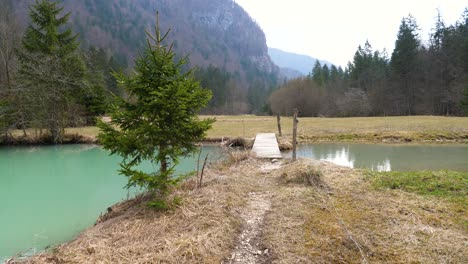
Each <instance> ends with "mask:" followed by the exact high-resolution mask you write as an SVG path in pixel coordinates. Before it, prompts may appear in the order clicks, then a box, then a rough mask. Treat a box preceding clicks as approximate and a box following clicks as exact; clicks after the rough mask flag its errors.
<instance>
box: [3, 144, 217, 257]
mask: <svg viewBox="0 0 468 264" xmlns="http://www.w3.org/2000/svg"><path fill="white" fill-rule="evenodd" d="M218 151H219V148H217V147H214V146H208V147H204V152H205V153H206V152H210V153H211V157H217V156H218V157H219V155H220V154H219V153H218ZM120 160H121V158H120V157H118V156H109V153H108V152H107V151H105V150H103V149H102V148H100V147H99V146H95V145H65V146H40V147H2V148H0V263H1V262H3V261H2V260H4V259H5V258H6V257H8V256H12V255H14V254H16V253H18V252H27V253H29V254H30V253H35V252H37V251H38V250H42V249H44V248H45V247H47V246H53V245H56V244H58V243H60V242H63V241H67V240H70V239H72V238H73V237H74V236H75V235H77V234H78V233H79V232H80V231H82V230H84V229H86V228H87V227H89V226H90V225H92V224H93V223H94V221H95V220H96V218H97V217H98V216H99V214H101V212H105V210H106V208H107V207H109V206H110V205H112V204H115V203H117V202H119V201H121V200H123V199H125V198H127V197H129V196H132V195H133V194H134V193H135V191H133V192H131V191H130V192H129V191H128V190H126V189H124V188H123V187H124V186H125V184H126V182H127V179H126V177H124V176H122V175H119V174H118V172H117V169H118V168H119V165H118V163H119V162H120ZM142 167H143V169H145V170H151V166H150V165H149V164H145V165H143V166H142ZM195 168H196V161H195V159H194V158H187V159H184V160H182V161H181V163H180V165H179V166H178V167H177V171H178V172H179V173H185V172H188V171H193V170H194V169H195Z"/></svg>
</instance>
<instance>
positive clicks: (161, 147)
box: [98, 23, 214, 206]
mask: <svg viewBox="0 0 468 264" xmlns="http://www.w3.org/2000/svg"><path fill="white" fill-rule="evenodd" d="M155 33H156V35H155V36H152V35H151V34H149V33H147V35H148V37H147V47H146V49H145V50H144V51H143V52H142V53H141V54H140V57H139V58H138V59H137V60H136V61H135V68H134V74H133V75H131V76H126V75H124V74H123V73H120V74H115V77H116V79H117V82H118V83H119V84H120V85H121V86H122V87H123V88H124V89H125V90H126V92H127V93H128V95H129V99H128V100H126V101H123V100H122V101H120V103H119V104H118V105H115V106H114V110H113V112H112V113H111V117H112V121H111V122H110V123H104V122H99V123H98V126H99V128H100V129H101V133H100V134H99V141H100V143H101V144H102V145H103V146H104V148H105V149H107V150H110V151H111V153H112V154H114V153H116V154H119V155H121V156H122V157H123V161H122V162H121V163H120V166H121V169H120V173H121V174H123V175H125V176H127V177H128V178H129V179H128V184H127V187H131V186H138V187H143V188H146V189H147V190H148V191H150V192H151V193H152V194H154V195H155V202H153V205H157V206H159V205H161V202H162V201H164V197H165V196H166V195H167V194H168V192H169V187H170V186H171V185H173V184H175V183H176V182H177V179H176V178H174V177H173V173H174V167H175V166H176V164H177V162H178V160H179V158H180V157H182V156H187V155H190V154H192V153H193V152H194V151H195V150H196V148H197V147H196V145H195V144H196V142H197V141H200V140H201V139H203V137H204V136H205V132H206V131H207V130H208V129H209V128H210V127H211V124H212V123H213V122H214V120H212V119H206V120H199V119H198V115H197V113H198V112H199V111H200V110H201V109H202V108H203V107H205V106H206V105H207V104H208V102H209V100H210V99H211V92H210V91H209V90H206V89H202V88H201V87H200V84H199V83H198V82H196V81H195V80H194V77H193V73H192V71H188V72H186V73H182V69H183V67H184V65H185V64H186V59H185V58H184V59H181V60H176V59H175V56H176V54H175V53H174V52H173V50H172V45H171V46H167V45H165V44H164V40H165V38H166V37H167V35H168V33H169V31H168V32H166V34H164V35H161V32H160V29H159V23H157V24H156V27H155ZM144 160H147V161H150V162H151V163H153V165H155V166H154V167H155V168H157V167H158V168H159V169H158V170H157V171H154V172H151V173H147V172H144V171H141V170H139V169H138V165H139V164H140V163H141V162H142V161H144Z"/></svg>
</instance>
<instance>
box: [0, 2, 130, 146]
mask: <svg viewBox="0 0 468 264" xmlns="http://www.w3.org/2000/svg"><path fill="white" fill-rule="evenodd" d="M11 11H12V9H11V5H9V4H8V2H7V3H6V5H5V8H2V10H1V11H0V13H1V14H0V40H1V41H0V59H1V65H0V131H1V133H0V141H1V139H2V138H3V139H6V140H8V139H12V138H13V137H12V135H11V131H12V130H14V129H20V130H22V131H23V134H24V136H25V137H26V136H27V132H26V130H27V129H29V128H34V129H35V132H36V134H37V135H38V136H43V137H44V138H45V140H47V141H50V142H52V143H60V142H62V141H63V140H64V134H65V128H66V127H73V126H83V125H92V124H94V123H95V120H96V119H95V117H96V116H98V115H102V114H104V113H105V112H106V111H107V110H108V107H109V103H110V101H111V100H112V98H113V95H116V96H123V92H122V91H121V89H120V88H119V86H118V85H117V82H116V81H115V79H114V77H113V76H112V73H111V69H114V70H115V71H118V70H119V69H122V67H123V66H122V65H121V64H120V63H118V62H117V60H116V59H115V58H114V56H112V54H110V53H109V52H107V51H105V50H103V49H96V48H94V47H90V48H89V49H87V50H81V49H80V48H79V44H80V43H79V42H78V40H77V35H76V34H74V33H73V32H72V30H71V29H70V28H69V27H67V23H68V20H69V16H70V13H67V14H65V15H62V11H63V8H62V7H60V6H59V5H58V4H57V2H53V1H47V0H41V1H36V2H35V3H34V4H33V5H32V7H31V8H30V18H31V23H30V25H29V26H28V27H27V29H26V31H25V32H24V34H23V35H22V36H21V35H20V32H21V30H20V26H19V24H18V21H16V20H15V17H14V16H13V12H11Z"/></svg>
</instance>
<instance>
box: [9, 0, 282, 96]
mask: <svg viewBox="0 0 468 264" xmlns="http://www.w3.org/2000/svg"><path fill="white" fill-rule="evenodd" d="M0 1H10V0H0ZM31 3H33V0H24V1H13V4H14V7H15V10H16V13H17V15H18V17H19V18H20V20H21V21H22V24H24V25H26V24H27V22H26V21H28V6H29V4H31ZM62 5H63V6H64V12H71V17H70V24H71V26H72V27H73V29H74V31H75V32H77V33H79V38H80V41H81V42H82V44H83V46H84V47H89V46H95V47H98V48H104V49H106V50H109V51H111V52H112V53H116V54H117V55H118V56H119V57H120V58H121V59H122V60H126V61H128V63H129V64H130V65H131V64H132V62H133V59H134V58H135V56H136V55H137V54H138V51H139V50H140V49H141V47H143V45H144V44H145V30H150V31H151V30H152V29H153V26H154V25H155V17H156V11H158V12H159V18H160V21H161V23H160V24H161V27H162V29H164V30H165V29H169V28H171V33H170V35H169V40H170V41H173V42H174V48H175V50H176V52H177V53H178V54H179V55H180V56H185V55H190V57H189V58H190V64H191V66H201V67H207V66H209V65H214V66H215V67H218V68H220V69H222V70H224V71H226V72H229V73H231V76H233V78H234V79H235V80H234V81H235V82H236V83H237V87H241V89H244V90H245V92H244V95H242V96H240V97H242V98H243V99H242V100H247V98H246V97H247V91H250V90H251V89H258V90H262V91H260V92H258V93H257V92H256V93H255V94H259V95H261V96H260V97H266V94H265V95H263V94H264V93H266V92H265V90H266V89H270V88H271V87H272V86H274V85H276V79H277V77H278V74H279V68H278V67H277V66H276V65H275V64H274V63H273V62H272V61H271V59H270V57H269V55H268V48H267V46H266V38H265V34H264V33H263V31H262V30H261V29H260V27H259V26H258V25H257V24H256V23H255V22H254V21H253V19H252V18H251V17H250V16H249V14H247V13H246V12H245V11H244V9H242V7H240V6H239V5H238V4H236V2H235V1H233V0H63V1H62ZM239 100H240V99H239ZM251 104H254V103H253V102H251Z"/></svg>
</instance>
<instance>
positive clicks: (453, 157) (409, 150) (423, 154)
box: [285, 143, 468, 171]
mask: <svg viewBox="0 0 468 264" xmlns="http://www.w3.org/2000/svg"><path fill="white" fill-rule="evenodd" d="M285 156H289V157H290V156H291V153H290V152H289V153H286V154H285ZM297 156H298V157H306V158H313V159H319V160H326V161H330V162H333V163H335V164H338V165H342V166H346V167H350V168H369V169H373V170H378V171H390V170H394V171H418V170H444V169H451V170H460V171H468V145H425V144H423V145H413V144H411V145H396V144H395V145H392V144H347V143H319V144H304V145H299V148H298V153H297Z"/></svg>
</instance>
